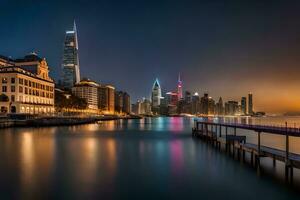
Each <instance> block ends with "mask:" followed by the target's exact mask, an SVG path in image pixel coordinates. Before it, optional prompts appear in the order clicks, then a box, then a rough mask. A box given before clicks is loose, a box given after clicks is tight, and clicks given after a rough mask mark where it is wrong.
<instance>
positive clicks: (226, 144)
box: [225, 126, 230, 153]
mask: <svg viewBox="0 0 300 200" xmlns="http://www.w3.org/2000/svg"><path fill="white" fill-rule="evenodd" d="M225 146H226V153H227V152H228V143H227V126H226V127H225ZM229 151H230V149H229Z"/></svg>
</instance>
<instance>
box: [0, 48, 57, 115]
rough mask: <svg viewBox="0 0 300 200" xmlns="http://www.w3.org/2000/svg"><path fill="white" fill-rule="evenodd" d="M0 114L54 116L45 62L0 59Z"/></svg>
mask: <svg viewBox="0 0 300 200" xmlns="http://www.w3.org/2000/svg"><path fill="white" fill-rule="evenodd" d="M0 109H1V113H31V114H40V113H43V114H50V113H54V81H53V80H52V79H51V78H50V77H49V66H48V64H47V62H46V59H45V58H40V57H38V56H37V54H35V53H31V54H30V55H27V56H25V57H24V58H21V59H15V60H14V59H11V58H6V57H4V56H0Z"/></svg>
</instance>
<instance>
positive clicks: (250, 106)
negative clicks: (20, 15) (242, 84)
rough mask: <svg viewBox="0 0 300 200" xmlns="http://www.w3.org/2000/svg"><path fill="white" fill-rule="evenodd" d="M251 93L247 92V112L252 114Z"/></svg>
mask: <svg viewBox="0 0 300 200" xmlns="http://www.w3.org/2000/svg"><path fill="white" fill-rule="evenodd" d="M252 98H253V97H252V93H249V94H248V114H249V115H253V113H254V112H253V99H252Z"/></svg>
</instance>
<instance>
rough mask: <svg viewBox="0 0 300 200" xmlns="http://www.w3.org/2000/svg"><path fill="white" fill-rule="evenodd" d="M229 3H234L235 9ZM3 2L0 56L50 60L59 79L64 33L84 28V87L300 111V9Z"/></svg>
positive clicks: (299, 5) (272, 4)
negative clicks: (174, 93)
mask: <svg viewBox="0 0 300 200" xmlns="http://www.w3.org/2000/svg"><path fill="white" fill-rule="evenodd" d="M229 2H230V3H229ZM247 2H248V3H246V1H211V0H209V1H208V0H207V1H200V0H198V1H187V0H182V1H175V0H171V1H163V0H160V1H154V0H150V1H143V0H137V1H125V0H122V1H116V0H110V1H100V0H99V1H92V0H89V1H83V0H82V1H75V0H72V1H63V0H61V1H55V0H51V1H50V0H49V1H44V0H39V1H33V0H26V1H21V0H20V1H16V0H0V5H1V10H0V20H1V28H0V44H1V46H0V54H2V55H6V56H12V57H22V56H24V55H25V54H27V53H29V52H31V51H36V52H37V53H38V54H39V55H40V56H41V57H46V59H47V61H48V64H49V66H50V67H51V75H52V76H53V77H54V78H55V79H56V80H57V79H58V78H59V75H60V73H61V60H62V50H63V40H64V33H65V31H66V30H67V29H72V25H73V20H74V19H75V20H76V23H77V28H78V37H79V38H78V39H79V50H80V52H79V53H80V54H79V56H80V70H81V76H82V77H88V78H91V79H94V80H96V81H99V82H100V83H112V84H114V85H115V86H116V87H117V89H119V90H125V91H128V92H129V94H130V95H131V96H132V100H133V101H135V100H136V99H137V98H142V97H144V96H145V97H149V95H150V91H151V87H152V84H153V82H154V80H155V78H156V77H158V78H159V80H160V82H161V86H162V87H163V90H164V91H170V90H174V89H175V87H176V81H177V74H178V73H179V72H181V74H182V77H183V84H184V89H185V90H186V89H188V90H190V91H193V92H194V91H198V92H199V94H201V95H202V94H203V93H204V92H209V94H210V96H212V97H213V98H215V99H217V98H218V97H219V96H223V98H224V99H225V100H230V99H233V100H240V97H241V96H242V95H244V96H245V95H247V93H248V92H252V93H253V94H254V104H255V105H254V108H255V110H256V111H260V110H263V111H267V112H274V113H276V112H285V111H300V87H299V86H300V1H296V0H295V1H287V0H286V1H276V0H272V1H262V0H260V1H254V0H252V1H247Z"/></svg>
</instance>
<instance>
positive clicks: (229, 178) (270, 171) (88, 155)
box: [0, 117, 300, 200]
mask: <svg viewBox="0 0 300 200" xmlns="http://www.w3.org/2000/svg"><path fill="white" fill-rule="evenodd" d="M297 119H298V121H296V120H297ZM297 119H294V120H292V119H288V120H289V123H298V122H300V120H299V119H300V118H297ZM255 120H256V122H261V121H262V120H266V121H267V122H269V123H272V120H270V119H269V120H267V119H266V118H263V119H255ZM276 120H278V121H276ZM276 120H273V121H274V122H273V123H283V122H284V121H286V120H287V119H281V121H280V120H279V119H276ZM192 126H193V118H180V117H177V118H176V117H174V118H164V117H159V118H145V119H140V120H117V121H106V122H101V123H97V124H88V125H79V126H61V127H43V128H8V129H2V130H0V172H1V173H0V199H19V198H22V199H53V198H57V199H84V198H85V199H92V198H97V199H100V198H101V199H272V200H275V199H299V192H298V191H297V190H298V189H299V187H298V186H297V184H298V183H299V180H300V178H299V177H300V176H299V171H298V170H295V172H294V173H295V174H294V176H295V177H294V178H295V185H296V186H294V187H291V186H288V185H287V184H285V183H284V182H283V181H282V180H283V179H284V178H283V170H282V168H283V164H281V163H278V165H277V166H276V168H273V167H272V165H271V160H268V159H267V158H266V159H262V169H263V170H262V173H261V174H260V176H258V175H257V173H256V170H255V169H254V168H252V167H251V166H250V165H249V164H242V163H240V162H239V161H237V160H234V159H232V157H229V156H228V155H226V154H225V153H220V152H219V151H217V150H216V149H214V148H213V147H212V146H210V145H208V144H206V143H205V142H203V141H201V140H198V139H195V138H192V137H191V128H192ZM243 134H247V135H248V137H249V140H252V141H253V142H255V134H254V133H249V132H248V133H243ZM247 139H248V138H247ZM262 141H263V142H264V143H265V144H270V145H275V146H276V147H278V148H284V147H283V145H284V142H283V140H282V138H278V137H277V136H275V137H274V136H270V135H266V136H264V137H263V139H262ZM299 146H300V141H299V140H298V139H297V138H295V139H294V138H293V139H292V142H291V148H292V150H293V151H294V152H298V151H299V152H300V148H299ZM297 188H298V189H297Z"/></svg>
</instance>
